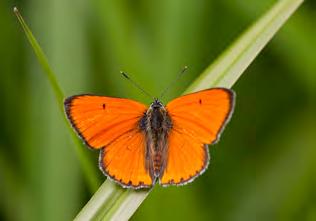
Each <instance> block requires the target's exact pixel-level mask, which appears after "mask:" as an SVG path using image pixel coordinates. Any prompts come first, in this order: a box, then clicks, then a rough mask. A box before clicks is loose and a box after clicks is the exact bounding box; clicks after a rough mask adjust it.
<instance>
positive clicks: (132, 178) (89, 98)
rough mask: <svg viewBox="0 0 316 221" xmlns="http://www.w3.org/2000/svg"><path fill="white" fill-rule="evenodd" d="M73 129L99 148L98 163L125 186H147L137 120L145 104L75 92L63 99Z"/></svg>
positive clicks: (142, 144)
mask: <svg viewBox="0 0 316 221" xmlns="http://www.w3.org/2000/svg"><path fill="white" fill-rule="evenodd" d="M64 105H65V111H66V115H67V117H68V119H69V121H70V122H71V124H72V126H73V127H74V129H75V130H76V131H77V133H78V134H79V136H80V137H81V138H82V139H83V140H84V142H85V143H86V144H87V145H88V146H89V147H90V148H92V149H102V150H101V152H100V158H99V166H100V169H101V170H102V171H103V173H104V174H105V175H107V176H108V177H110V178H112V179H113V180H115V181H116V182H118V183H120V184H122V185H123V186H125V187H134V188H138V187H149V186H151V185H152V180H151V177H150V176H149V173H148V172H147V171H146V169H145V156H144V154H145V142H144V139H145V135H144V134H143V131H142V130H141V128H140V119H141V118H142V116H143V115H144V113H145V111H146V109H147V107H146V106H145V105H143V104H141V103H138V102H136V101H133V100H129V99H122V98H112V97H105V96H94V95H77V96H72V97H69V98H67V99H66V100H65V102H64Z"/></svg>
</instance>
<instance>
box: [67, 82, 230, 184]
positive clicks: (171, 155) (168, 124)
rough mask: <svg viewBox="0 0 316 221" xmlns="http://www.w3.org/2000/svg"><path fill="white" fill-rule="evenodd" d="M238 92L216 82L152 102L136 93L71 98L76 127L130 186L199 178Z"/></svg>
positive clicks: (105, 166)
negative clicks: (137, 98) (144, 101)
mask: <svg viewBox="0 0 316 221" xmlns="http://www.w3.org/2000/svg"><path fill="white" fill-rule="evenodd" d="M234 101H235V93H234V92H233V91H232V90H229V89H226V88H212V89H208V90H203V91H199V92H196V93H192V94H187V95H184V96H181V97H178V98H176V99H174V100H172V101H171V102H169V103H168V104H167V106H164V105H163V104H162V103H161V102H160V101H159V100H158V99H155V100H154V102H152V103H151V105H150V106H149V107H146V106H145V105H143V104H141V103H139V102H137V101H133V100H130V99H123V98H113V97H105V96H95V95H76V96H72V97H69V98H67V99H66V100H65V103H64V105H65V111H66V114H67V117H68V119H69V121H70V122H71V124H72V126H73V128H74V129H75V130H76V131H77V133H78V134H79V136H80V137H81V138H82V139H83V140H84V142H85V143H86V144H87V145H88V146H89V147H90V148H92V149H100V158H99V167H100V169H101V170H102V172H103V173H104V174H105V175H106V176H108V177H109V178H110V179H112V180H114V181H115V182H117V183H119V184H120V185H121V186H123V187H126V188H135V189H138V188H150V187H152V186H153V185H154V184H155V183H156V181H159V183H160V184H161V185H162V186H168V185H182V184H186V183H189V182H191V181H193V180H194V179H195V178H196V177H197V176H199V175H200V174H201V173H203V172H204V171H205V169H206V168H207V166H208V163H209V153H208V146H207V144H213V143H215V142H216V141H218V139H219V136H220V134H221V132H222V130H223V129H224V126H225V125H226V123H227V122H228V121H229V119H230V117H231V115H232V112H233V109H234Z"/></svg>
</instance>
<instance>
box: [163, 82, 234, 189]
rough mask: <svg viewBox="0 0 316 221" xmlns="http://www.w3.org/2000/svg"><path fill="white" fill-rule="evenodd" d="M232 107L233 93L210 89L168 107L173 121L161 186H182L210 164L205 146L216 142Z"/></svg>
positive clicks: (185, 96) (177, 100) (189, 95)
mask: <svg viewBox="0 0 316 221" xmlns="http://www.w3.org/2000/svg"><path fill="white" fill-rule="evenodd" d="M233 107H234V92H233V91H231V90H229V89H225V88H213V89H208V90H204V91H199V92H196V93H192V94H188V95H184V96H181V97H179V98H176V99H174V100H172V101H171V102H170V103H168V105H167V111H168V114H169V116H170V118H171V120H172V130H171V132H170V134H169V142H168V161H167V162H168V164H167V166H166V170H165V171H164V173H163V175H162V176H161V177H160V183H161V184H162V185H168V184H184V183H186V182H190V181H192V180H193V179H194V178H195V177H196V176H197V175H199V174H200V173H201V172H203V171H204V170H205V169H206V167H207V165H208V161H209V155H208V149H207V144H211V143H215V142H216V141H217V140H218V139H219V136H220V133H221V131H222V130H223V128H224V126H225V124H226V123H227V122H228V120H229V119H230V116H231V114H232V111H233Z"/></svg>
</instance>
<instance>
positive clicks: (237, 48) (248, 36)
mask: <svg viewBox="0 0 316 221" xmlns="http://www.w3.org/2000/svg"><path fill="white" fill-rule="evenodd" d="M302 2H303V0H280V1H277V2H276V3H275V5H274V6H273V7H272V8H271V9H270V10H269V11H268V12H267V13H266V14H265V15H263V16H262V17H261V18H259V20H258V21H257V22H256V23H254V24H253V25H252V26H251V27H250V28H249V29H248V30H247V31H246V32H245V33H244V34H243V35H241V36H240V38H238V39H237V40H236V42H235V43H233V44H232V45H231V47H230V48H228V50H226V51H225V52H224V53H223V54H222V55H221V56H220V57H219V58H218V59H217V60H216V61H215V62H214V63H213V64H211V65H210V66H209V67H208V68H207V69H206V70H205V71H204V72H203V73H202V74H201V75H200V76H199V77H198V78H197V79H196V80H195V81H194V82H193V84H192V85H191V86H190V87H189V88H188V89H187V90H186V92H187V93H188V92H193V91H198V90H202V89H206V88H209V87H231V86H232V85H233V84H234V83H235V82H236V81H237V80H238V78H239V77H240V76H241V74H242V73H243V72H244V71H245V69H246V68H247V67H248V66H249V65H250V63H251V62H252V61H253V60H254V59H255V57H256V56H257V55H258V54H259V52H260V51H261V50H262V49H263V47H264V46H265V45H266V44H267V43H268V42H269V40H270V39H271V38H272V37H273V36H274V35H275V33H276V32H277V31H278V30H279V29H280V27H281V26H282V25H283V24H284V22H285V21H286V20H287V19H288V18H289V16H290V15H291V14H292V13H293V12H294V11H295V10H296V9H297V8H298V6H299V5H300V4H301V3H302Z"/></svg>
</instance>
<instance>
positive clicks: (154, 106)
mask: <svg viewBox="0 0 316 221" xmlns="http://www.w3.org/2000/svg"><path fill="white" fill-rule="evenodd" d="M162 107H163V104H162V103H161V102H160V101H159V100H158V98H154V102H152V103H151V105H150V108H152V109H160V108H162Z"/></svg>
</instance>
